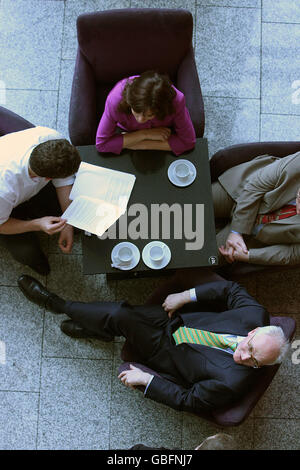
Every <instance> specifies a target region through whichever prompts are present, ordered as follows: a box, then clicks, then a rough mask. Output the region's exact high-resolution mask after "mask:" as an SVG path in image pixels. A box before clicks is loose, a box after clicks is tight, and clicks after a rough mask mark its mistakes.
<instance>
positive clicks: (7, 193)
mask: <svg viewBox="0 0 300 470" xmlns="http://www.w3.org/2000/svg"><path fill="white" fill-rule="evenodd" d="M54 139H64V137H63V136H62V135H61V134H60V133H59V132H57V131H56V130H54V129H50V128H48V127H41V126H37V127H32V128H30V129H26V130H24V131H18V132H13V133H11V134H6V135H4V136H3V137H0V224H3V223H4V222H6V221H7V220H8V219H9V217H10V214H11V211H12V210H13V208H14V207H16V206H18V205H19V204H21V203H22V202H25V201H27V200H28V199H30V198H32V197H33V196H35V195H36V194H37V193H38V192H39V191H40V190H41V189H42V188H43V187H44V186H46V184H47V183H48V182H49V180H46V178H42V177H36V178H31V177H30V175H29V172H28V162H29V158H30V155H31V152H32V151H33V149H34V148H35V147H36V146H37V145H39V144H41V143H42V142H46V141H48V140H54ZM74 179H75V178H74V176H69V177H67V178H56V179H53V180H52V183H53V185H54V186H55V187H56V188H58V187H60V186H68V185H72V184H73V183H74Z"/></svg>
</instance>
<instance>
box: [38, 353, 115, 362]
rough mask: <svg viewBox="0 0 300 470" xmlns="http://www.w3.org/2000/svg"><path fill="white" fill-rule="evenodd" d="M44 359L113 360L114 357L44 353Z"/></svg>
mask: <svg viewBox="0 0 300 470" xmlns="http://www.w3.org/2000/svg"><path fill="white" fill-rule="evenodd" d="M43 359H70V360H82V361H98V362H99V361H108V362H113V358H90V357H78V356H46V355H43Z"/></svg>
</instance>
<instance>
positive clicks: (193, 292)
mask: <svg viewBox="0 0 300 470" xmlns="http://www.w3.org/2000/svg"><path fill="white" fill-rule="evenodd" d="M190 298H191V301H192V302H197V295H196V289H195V288H193V289H190Z"/></svg>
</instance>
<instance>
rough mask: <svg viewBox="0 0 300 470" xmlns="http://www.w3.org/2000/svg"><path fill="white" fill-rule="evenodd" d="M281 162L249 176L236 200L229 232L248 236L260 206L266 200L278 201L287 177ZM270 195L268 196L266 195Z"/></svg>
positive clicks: (264, 203)
mask: <svg viewBox="0 0 300 470" xmlns="http://www.w3.org/2000/svg"><path fill="white" fill-rule="evenodd" d="M284 163H285V162H283V160H277V161H275V162H274V163H272V164H271V165H268V166H267V167H265V168H262V169H260V170H258V171H257V172H255V173H254V174H253V175H251V176H250V177H249V178H248V179H247V180H246V181H245V185H244V187H243V189H242V191H241V193H240V194H239V196H238V198H237V200H236V207H235V209H234V212H233V215H232V221H231V227H230V229H231V230H236V231H237V232H240V233H243V234H248V235H250V234H251V232H252V229H253V226H254V224H255V219H256V216H257V214H258V213H259V208H260V206H261V205H266V201H265V200H266V198H269V199H270V200H271V199H272V200H278V199H280V198H279V196H280V194H281V193H282V190H283V188H284V187H285V184H286V180H287V175H286V172H285V168H283V166H284V165H283V164H284ZM268 193H270V195H268Z"/></svg>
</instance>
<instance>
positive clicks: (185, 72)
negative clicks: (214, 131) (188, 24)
mask: <svg viewBox="0 0 300 470" xmlns="http://www.w3.org/2000/svg"><path fill="white" fill-rule="evenodd" d="M176 86H177V88H178V89H179V90H180V91H181V92H182V93H183V94H184V96H185V101H186V106H187V109H188V110H189V113H190V116H191V120H192V122H193V125H194V128H195V132H196V137H198V138H199V137H203V134H204V124H205V117H204V104H203V98H202V93H201V87H200V82H199V77H198V72H197V67H196V63H195V57H194V50H193V47H192V46H191V47H190V49H189V51H188V53H187V55H186V56H185V58H184V59H183V61H182V62H181V64H180V66H179V69H178V72H177V83H176Z"/></svg>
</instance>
